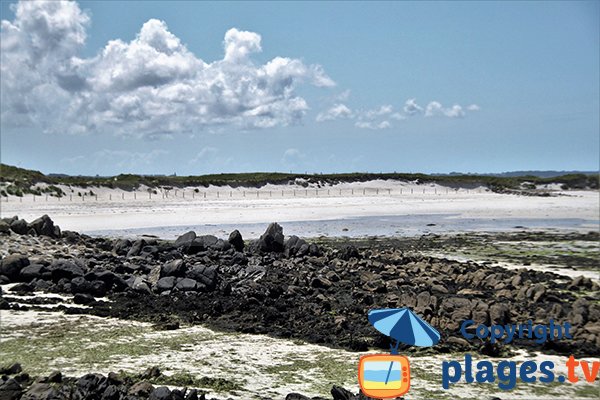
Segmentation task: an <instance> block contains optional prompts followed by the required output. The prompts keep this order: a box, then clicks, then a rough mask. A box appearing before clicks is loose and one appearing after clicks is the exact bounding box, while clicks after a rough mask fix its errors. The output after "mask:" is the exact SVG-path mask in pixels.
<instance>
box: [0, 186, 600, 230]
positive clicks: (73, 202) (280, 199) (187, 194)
mask: <svg viewBox="0 0 600 400" xmlns="http://www.w3.org/2000/svg"><path fill="white" fill-rule="evenodd" d="M61 189H63V191H64V192H65V193H67V195H66V196H64V197H63V198H61V199H58V198H56V197H47V198H46V197H45V196H42V197H40V196H36V197H35V198H34V197H33V196H32V195H27V196H25V197H23V198H18V197H15V196H9V197H8V198H4V199H3V200H2V203H1V211H0V213H1V215H2V217H9V216H12V215H19V217H22V218H25V219H28V220H29V219H34V218H37V217H38V216H40V215H42V214H48V215H50V216H51V217H52V218H53V219H54V220H55V221H56V222H57V223H58V224H59V225H60V226H61V227H62V228H63V229H67V230H73V231H78V232H83V233H106V234H112V233H115V234H123V232H121V231H125V230H129V231H130V233H132V234H142V233H147V234H157V235H158V236H163V237H172V236H173V233H169V232H168V231H161V230H160V229H158V230H157V229H156V228H165V227H175V228H177V227H190V226H191V227H197V228H199V229H200V230H201V231H206V232H207V233H213V234H214V233H218V231H219V228H218V226H220V225H224V226H228V225H235V226H236V227H240V226H241V227H242V228H243V226H244V225H248V226H247V228H248V229H246V232H243V231H242V233H244V234H245V236H247V237H254V236H255V235H256V234H257V232H255V231H256V226H255V225H261V227H262V225H264V224H267V223H269V222H272V221H278V222H281V223H286V222H288V223H289V222H295V223H298V222H312V225H311V224H304V225H302V226H298V224H295V225H294V226H295V228H294V231H293V233H294V234H296V235H299V236H305V237H311V236H319V235H329V236H338V235H337V234H338V233H340V232H341V231H342V230H343V229H345V227H346V225H347V224H346V223H342V222H339V221H344V220H348V219H355V220H356V219H360V218H365V219H367V220H368V219H369V218H371V220H370V221H369V222H365V220H363V221H362V222H361V221H359V223H357V224H355V225H357V227H356V228H357V229H354V233H351V232H350V233H348V235H352V236H361V235H364V236H366V235H368V234H369V229H367V227H368V226H369V225H379V226H380V225H385V221H383V223H382V221H381V218H379V217H391V218H399V217H408V216H410V217H411V219H410V220H408V219H406V218H404V219H402V220H401V221H398V222H399V223H400V225H401V226H402V227H403V228H405V229H408V228H410V227H411V226H421V227H425V226H426V225H427V224H436V225H439V224H440V222H441V221H442V220H445V221H446V223H448V224H450V226H451V227H452V229H451V230H456V231H460V230H461V229H464V228H467V229H473V230H485V226H486V223H488V225H489V223H490V222H492V221H493V224H494V226H495V227H498V226H499V227H501V228H505V229H509V228H511V227H513V226H518V225H525V226H529V225H532V226H534V227H536V226H537V227H540V228H552V227H555V228H564V229H575V230H596V229H597V228H598V219H599V215H600V212H599V209H600V198H599V195H598V192H597V191H560V190H555V191H553V192H552V196H548V197H542V196H522V195H513V194H498V193H494V192H491V191H489V190H487V189H485V188H480V187H474V188H470V189H465V188H461V189H458V190H457V189H455V188H450V187H445V186H440V185H437V184H428V185H423V184H415V183H409V182H398V181H370V182H361V183H345V184H338V185H331V186H324V187H306V188H305V187H303V186H301V185H266V186H264V187H262V188H260V189H257V188H231V187H214V186H211V187H208V188H203V187H200V188H190V187H188V188H184V189H177V190H175V189H172V190H170V191H168V192H167V191H164V192H161V191H158V192H157V193H156V194H151V193H150V194H149V193H148V191H147V190H146V189H145V188H142V189H140V190H138V191H137V192H128V191H122V190H118V189H108V188H97V187H88V188H86V189H82V188H69V187H61ZM90 191H91V192H92V193H93V195H90ZM85 193H87V195H85ZM80 194H81V195H80ZM419 216H422V217H423V218H419ZM373 217H378V218H376V219H374V220H373V219H372V218H373ZM319 221H322V223H321V222H319ZM332 221H338V222H337V223H332ZM465 221H470V222H469V226H466V227H465V226H462V225H461V224H463V223H466V222H465ZM503 221H504V225H503ZM553 221H554V222H555V223H553ZM536 224H537V225H536ZM315 225H321V227H320V228H315ZM215 226H216V227H215ZM361 226H362V228H361ZM478 226H481V228H479V227H478ZM202 227H204V229H202ZM346 228H347V227H346ZM176 230H177V231H178V233H180V232H181V229H176ZM396 231H397V229H394V227H393V226H392V227H389V229H381V227H380V228H379V229H377V234H378V235H383V236H385V235H387V236H390V235H395V234H399V233H400V234H402V233H404V234H411V233H412V234H418V233H423V232H424V231H423V230H418V229H417V230H410V229H408V231H406V232H402V231H400V232H396ZM434 231H435V230H434ZM125 233H126V232H125Z"/></svg>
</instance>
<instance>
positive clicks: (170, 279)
mask: <svg viewBox="0 0 600 400" xmlns="http://www.w3.org/2000/svg"><path fill="white" fill-rule="evenodd" d="M174 287H175V277H174V276H166V277H164V278H160V279H159V280H158V282H156V286H155V287H154V288H155V290H156V291H157V292H159V293H160V292H165V291H167V290H172V289H173V288H174Z"/></svg>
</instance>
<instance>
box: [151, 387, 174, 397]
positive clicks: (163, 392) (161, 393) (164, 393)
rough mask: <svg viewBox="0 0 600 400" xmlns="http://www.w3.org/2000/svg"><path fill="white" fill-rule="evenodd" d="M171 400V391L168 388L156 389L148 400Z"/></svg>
mask: <svg viewBox="0 0 600 400" xmlns="http://www.w3.org/2000/svg"><path fill="white" fill-rule="evenodd" d="M170 399H171V391H170V390H169V388H167V387H166V386H160V387H157V388H155V389H154V390H153V391H152V393H150V397H148V400H170Z"/></svg>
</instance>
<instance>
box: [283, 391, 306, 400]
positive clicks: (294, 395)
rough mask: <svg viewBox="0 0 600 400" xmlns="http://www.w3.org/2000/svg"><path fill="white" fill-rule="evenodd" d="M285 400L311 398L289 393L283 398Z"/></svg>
mask: <svg viewBox="0 0 600 400" xmlns="http://www.w3.org/2000/svg"><path fill="white" fill-rule="evenodd" d="M285 400H311V398H310V397H306V396H304V395H301V394H299V393H290V394H288V395H287V396H285Z"/></svg>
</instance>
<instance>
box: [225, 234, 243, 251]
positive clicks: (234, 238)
mask: <svg viewBox="0 0 600 400" xmlns="http://www.w3.org/2000/svg"><path fill="white" fill-rule="evenodd" d="M228 242H229V244H231V245H232V246H233V248H234V249H235V250H236V251H242V250H244V239H243V238H242V234H241V233H240V231H238V230H237V229H236V230H235V231H233V232H231V233H230V234H229V239H228Z"/></svg>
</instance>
